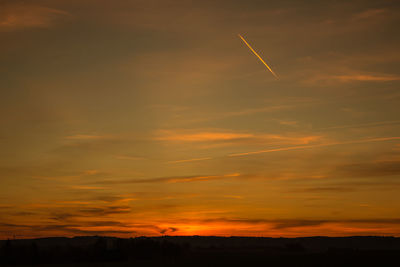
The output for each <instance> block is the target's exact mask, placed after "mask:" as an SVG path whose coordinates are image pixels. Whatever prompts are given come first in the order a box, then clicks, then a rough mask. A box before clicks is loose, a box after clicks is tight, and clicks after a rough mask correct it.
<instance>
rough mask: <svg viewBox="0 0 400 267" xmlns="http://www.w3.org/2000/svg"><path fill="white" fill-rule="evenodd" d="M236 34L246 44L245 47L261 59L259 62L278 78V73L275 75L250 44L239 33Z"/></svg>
mask: <svg viewBox="0 0 400 267" xmlns="http://www.w3.org/2000/svg"><path fill="white" fill-rule="evenodd" d="M238 36H239V37H240V39H242V41H243V42H244V43H245V44H246V45H247V47H248V48H250V50H251V51H252V52H253V53H254V55H256V56H257V57H258V59H259V60H261V62H262V63H263V64H264V65H265V66H266V67H267V68H268V69H269V71H270V72H271V73H272V74H273V75H274V76H275V78H276V79H279V78H278V75H276V74H275V72H274V71H273V70H272V69H271V68H270V67H269V66H268V64H267V63H265V61H264V60H263V59H262V58H261V57H260V55H259V54H257V52H256V51H254V49H253V48H252V47H251V46H250V44H249V43H248V42H246V40H245V39H244V38H243V37H242V36H241V35H240V34H238Z"/></svg>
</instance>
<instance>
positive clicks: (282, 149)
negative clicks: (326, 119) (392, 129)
mask: <svg viewBox="0 0 400 267" xmlns="http://www.w3.org/2000/svg"><path fill="white" fill-rule="evenodd" d="M394 140H400V137H399V136H393V137H377V138H368V139H358V140H350V141H337V142H328V143H321V144H314V145H305V146H292V147H281V148H273V149H265V150H258V151H251V152H242V153H233V154H230V155H228V156H229V157H240V156H248V155H256V154H263V153H271V152H279V151H291V150H299V149H310V148H319V147H328V146H337V145H348V144H362V143H372V142H385V141H394Z"/></svg>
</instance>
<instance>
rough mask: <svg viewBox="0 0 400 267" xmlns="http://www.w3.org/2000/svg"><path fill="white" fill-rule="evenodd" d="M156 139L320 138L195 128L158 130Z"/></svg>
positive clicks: (290, 141) (275, 140)
mask: <svg viewBox="0 0 400 267" xmlns="http://www.w3.org/2000/svg"><path fill="white" fill-rule="evenodd" d="M157 135H158V136H157V137H156V138H155V139H156V140H160V141H168V142H192V143H200V142H227V143H230V142H232V143H233V142H234V143H246V144H249V143H285V144H308V143H311V142H314V141H316V140H318V139H320V138H321V136H317V135H307V136H304V135H303V136H302V135H298V134H286V135H281V134H253V133H240V132H228V131H218V130H214V131H202V130H201V129H199V130H196V129H192V130H181V129H177V130H159V131H158V132H157Z"/></svg>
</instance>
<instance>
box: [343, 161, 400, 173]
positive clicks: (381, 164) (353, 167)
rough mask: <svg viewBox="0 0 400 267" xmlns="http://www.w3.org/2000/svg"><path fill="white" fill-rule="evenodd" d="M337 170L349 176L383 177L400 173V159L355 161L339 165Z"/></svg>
mask: <svg viewBox="0 0 400 267" xmlns="http://www.w3.org/2000/svg"><path fill="white" fill-rule="evenodd" d="M336 171H337V172H338V173H339V174H340V175H342V176H349V177H382V176H393V175H399V174H400V161H398V160H390V161H389V160H388V161H378V162H366V163H355V164H346V165H342V166H338V167H337V169H336Z"/></svg>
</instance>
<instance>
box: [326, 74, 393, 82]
mask: <svg viewBox="0 0 400 267" xmlns="http://www.w3.org/2000/svg"><path fill="white" fill-rule="evenodd" d="M332 78H333V79H336V80H339V81H341V82H352V81H361V82H390V81H399V80H400V76H397V75H383V76H378V75H363V74H359V75H357V74H355V75H338V76H332Z"/></svg>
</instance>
